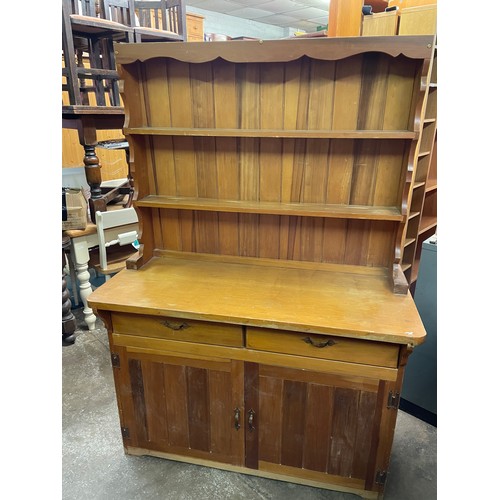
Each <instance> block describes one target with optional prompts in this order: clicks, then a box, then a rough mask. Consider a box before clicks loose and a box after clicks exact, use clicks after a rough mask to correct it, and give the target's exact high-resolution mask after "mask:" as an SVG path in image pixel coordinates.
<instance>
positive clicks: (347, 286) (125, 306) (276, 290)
mask: <svg viewBox="0 0 500 500" xmlns="http://www.w3.org/2000/svg"><path fill="white" fill-rule="evenodd" d="M164 283H169V288H171V289H172V290H175V302H172V301H169V300H168V299H167V300H166V299H165V287H164ZM136 296H140V297H141V301H140V303H138V302H137V301H136V300H135V297H136ZM89 303H90V304H91V306H92V307H95V308H97V309H104V310H113V311H117V312H135V313H141V314H152V315H155V314H156V315H160V314H161V315H166V316H169V315H172V316H173V317H178V318H186V319H188V318H192V319H203V320H208V321H220V322H222V323H236V324H244V325H253V326H265V327H272V328H280V329H288V330H295V331H302V332H311V333H325V334H330V335H341V336H347V337H353V338H363V339H372V340H379V341H383V342H390V343H403V344H407V343H412V344H419V343H421V342H422V341H423V340H424V337H425V330H424V328H423V325H422V322H421V320H420V317H419V315H418V312H417V309H416V307H415V304H414V303H413V300H412V298H411V296H409V295H405V296H399V295H394V294H393V293H392V291H391V290H390V289H389V287H388V285H387V280H386V279H383V278H382V279H381V278H380V276H373V275H351V274H349V273H341V272H339V273H335V272H327V271H324V272H321V271H318V270H308V269H296V268H279V267H274V268H273V267H264V266H257V265H255V266H254V265H249V264H236V263H232V262H227V261H225V260H224V259H223V258H220V259H219V260H213V261H212V260H206V261H203V260H202V259H201V258H200V259H199V260H189V259H185V258H182V257H176V258H167V257H162V258H153V259H152V260H151V261H150V262H149V263H148V264H146V266H144V267H142V268H141V270H139V271H138V272H137V271H134V270H128V269H125V270H124V271H122V272H120V273H119V274H117V275H116V276H115V277H114V278H113V280H112V281H111V280H110V281H109V283H108V284H107V286H106V287H100V288H98V289H97V290H95V291H94V292H93V293H92V295H91V296H90V297H89ZM249 303H251V304H252V307H251V308H249V307H248V306H247V304H249ZM193 304H199V306H198V307H197V308H196V310H194V311H193Z"/></svg>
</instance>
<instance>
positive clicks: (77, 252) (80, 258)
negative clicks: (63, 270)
mask: <svg viewBox="0 0 500 500" xmlns="http://www.w3.org/2000/svg"><path fill="white" fill-rule="evenodd" d="M71 249H72V258H73V261H74V263H75V268H76V275H77V278H78V282H79V288H80V298H81V299H82V302H83V315H84V317H85V318H84V319H85V323H86V324H87V326H88V328H89V330H90V331H92V330H95V323H96V320H97V318H96V316H95V314H94V312H93V311H92V309H91V308H90V307H89V305H88V303H87V297H88V296H89V295H90V294H91V293H92V286H91V284H90V273H89V271H88V269H89V266H88V262H89V260H90V256H89V250H88V248H87V243H86V242H85V241H80V242H76V243H75V242H74V243H73V245H72V247H71Z"/></svg>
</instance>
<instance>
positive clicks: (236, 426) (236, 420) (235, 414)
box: [234, 408, 241, 431]
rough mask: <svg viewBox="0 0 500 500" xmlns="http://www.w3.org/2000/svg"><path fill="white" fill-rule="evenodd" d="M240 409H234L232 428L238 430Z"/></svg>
mask: <svg viewBox="0 0 500 500" xmlns="http://www.w3.org/2000/svg"><path fill="white" fill-rule="evenodd" d="M240 427H241V425H240V409H239V408H235V409H234V428H235V429H236V430H237V431H238V430H240Z"/></svg>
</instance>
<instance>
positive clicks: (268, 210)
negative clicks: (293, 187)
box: [136, 195, 404, 222]
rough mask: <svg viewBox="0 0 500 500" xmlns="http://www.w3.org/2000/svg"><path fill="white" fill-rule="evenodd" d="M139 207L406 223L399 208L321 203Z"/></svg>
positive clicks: (163, 201) (191, 201) (167, 202)
mask: <svg viewBox="0 0 500 500" xmlns="http://www.w3.org/2000/svg"><path fill="white" fill-rule="evenodd" d="M136 206H138V207H145V208H170V209H177V210H204V211H217V212H238V213H253V214H274V215H297V216H304V217H328V218H343V219H366V220H385V221H397V222H400V221H403V220H404V215H403V214H402V213H401V210H400V209H399V208H397V207H381V206H362V205H328V204H327V205H325V204H319V203H317V204H316V203H283V202H269V201H247V200H217V199H210V198H185V197H174V196H156V195H149V196H145V197H144V198H142V199H140V200H138V201H136Z"/></svg>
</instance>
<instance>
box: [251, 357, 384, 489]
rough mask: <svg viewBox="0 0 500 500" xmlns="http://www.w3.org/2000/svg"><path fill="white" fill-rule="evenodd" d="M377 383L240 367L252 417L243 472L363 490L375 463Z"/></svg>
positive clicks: (359, 379) (309, 373)
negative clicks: (251, 470)
mask: <svg viewBox="0 0 500 500" xmlns="http://www.w3.org/2000/svg"><path fill="white" fill-rule="evenodd" d="M379 382H380V381H379V380H375V379H366V378H362V377H345V376H339V375H333V374H327V373H318V372H313V371H305V370H297V369H291V368H280V367H275V366H267V365H261V364H255V363H245V391H246V410H247V413H248V411H249V410H253V411H254V412H255V415H254V416H253V426H254V428H255V430H249V428H248V425H247V458H246V466H247V467H253V468H259V469H260V470H263V471H267V472H272V473H279V474H289V475H293V476H300V477H302V478H304V479H308V480H311V481H314V480H318V481H323V482H329V481H332V482H333V481H335V483H336V484H343V485H344V486H346V487H352V488H361V489H363V488H365V484H367V483H371V480H370V477H371V476H372V473H373V470H372V469H373V467H374V462H375V456H374V454H375V453H376V443H372V436H374V435H375V436H378V433H377V432H374V429H375V427H376V426H378V425H379V424H380V412H377V407H378V406H379V405H377V402H378V400H379V396H378V394H379V385H380V384H379ZM247 418H248V417H247ZM254 432H255V433H256V434H258V439H256V438H255V437H254V436H253V435H252V434H253V433H254ZM327 474H328V475H331V476H334V477H328V476H327Z"/></svg>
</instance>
